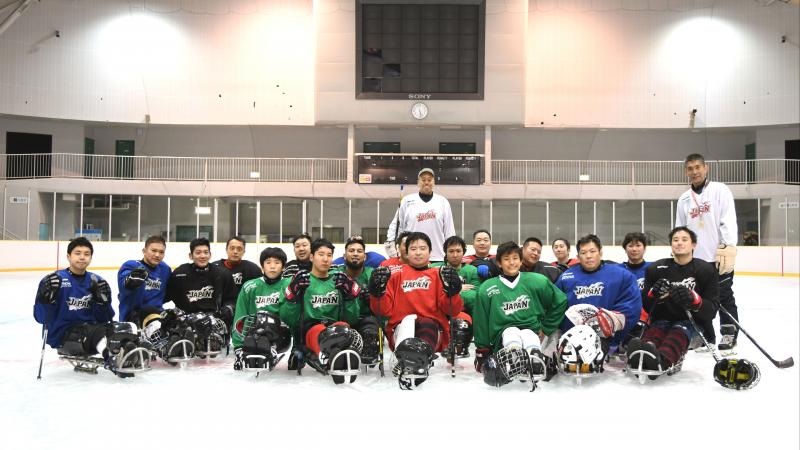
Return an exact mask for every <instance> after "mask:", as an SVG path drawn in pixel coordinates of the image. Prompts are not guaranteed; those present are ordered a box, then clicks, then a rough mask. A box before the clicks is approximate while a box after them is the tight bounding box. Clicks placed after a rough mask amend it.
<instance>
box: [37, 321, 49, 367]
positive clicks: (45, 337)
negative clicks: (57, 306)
mask: <svg viewBox="0 0 800 450" xmlns="http://www.w3.org/2000/svg"><path fill="white" fill-rule="evenodd" d="M43 327H44V331H43V332H42V355H41V356H40V357H39V374H38V375H36V379H37V380H41V379H42V363H44V348H45V344H46V343H47V322H45V323H44V325H43Z"/></svg>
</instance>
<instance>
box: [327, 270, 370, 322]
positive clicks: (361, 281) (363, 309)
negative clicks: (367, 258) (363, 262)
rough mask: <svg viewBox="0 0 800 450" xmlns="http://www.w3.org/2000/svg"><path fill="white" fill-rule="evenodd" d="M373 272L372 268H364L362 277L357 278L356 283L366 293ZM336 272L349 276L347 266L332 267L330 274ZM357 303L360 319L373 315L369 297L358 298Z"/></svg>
mask: <svg viewBox="0 0 800 450" xmlns="http://www.w3.org/2000/svg"><path fill="white" fill-rule="evenodd" d="M372 270H373V268H372V267H367V266H364V270H362V271H361V275H359V276H358V277H356V278H355V282H356V283H358V285H359V286H361V289H362V290H363V291H364V292H366V290H367V284H369V277H370V276H372ZM334 272H342V273H346V274H347V266H345V265H344V264H340V265H338V266H335V267H332V268H331V271H330V273H331V274H333V273H334ZM348 275H349V274H348ZM356 301H357V302H358V317H367V316H371V315H372V311H370V309H369V297H368V296H363V297H358V299H356ZM354 325H355V324H354Z"/></svg>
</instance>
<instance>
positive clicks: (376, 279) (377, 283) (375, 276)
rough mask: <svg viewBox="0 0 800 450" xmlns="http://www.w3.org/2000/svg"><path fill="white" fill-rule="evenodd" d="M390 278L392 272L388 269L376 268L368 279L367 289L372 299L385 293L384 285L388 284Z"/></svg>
mask: <svg viewBox="0 0 800 450" xmlns="http://www.w3.org/2000/svg"><path fill="white" fill-rule="evenodd" d="M391 277H392V271H391V270H389V268H388V267H376V268H375V270H373V271H372V275H371V276H370V277H369V283H367V289H368V290H369V293H370V295H372V296H373V297H380V296H382V295H383V294H384V293H385V292H386V285H387V284H389V278H391Z"/></svg>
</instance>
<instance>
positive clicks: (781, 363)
mask: <svg viewBox="0 0 800 450" xmlns="http://www.w3.org/2000/svg"><path fill="white" fill-rule="evenodd" d="M719 310H720V311H722V312H723V313H725V315H726V316H728V318H729V319H730V320H731V321H732V322H733V324H734V325H736V328H738V329H739V331H741V332H742V333H744V335H745V336H747V338H748V339H750V342H752V343H753V345H755V346H756V348H757V349H759V350H760V351H761V353H762V354H763V355H764V356H766V357H767V359H768V360H769V361H770V362H771V363H772V364H773V365H774V366H775V367H777V368H779V369H786V368H789V367H792V366H793V365H794V359H793V358H792V357H791V356H790V357H788V358H786V359H784V360H783V361H778V360H776V359H775V358H773V357H772V356H770V355H769V353H767V351H766V350H764V349H763V348H762V347H761V346H760V345H758V342H756V340H755V339H753V336H750V333H748V332H747V330H745V329H744V328H742V325H741V324H740V323H739V321H738V320H736V318H735V317H733V315H732V314H731V313H729V312H728V310H726V309H725V308H724V307H723V306H722V305H719Z"/></svg>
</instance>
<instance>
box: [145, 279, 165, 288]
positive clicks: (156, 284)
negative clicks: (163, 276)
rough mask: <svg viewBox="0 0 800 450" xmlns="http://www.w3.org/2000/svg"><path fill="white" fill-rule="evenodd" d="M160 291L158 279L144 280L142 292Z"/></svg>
mask: <svg viewBox="0 0 800 450" xmlns="http://www.w3.org/2000/svg"><path fill="white" fill-rule="evenodd" d="M160 289H161V280H159V279H158V278H148V279H146V280H144V290H145V291H152V290H156V291H157V290H160Z"/></svg>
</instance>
